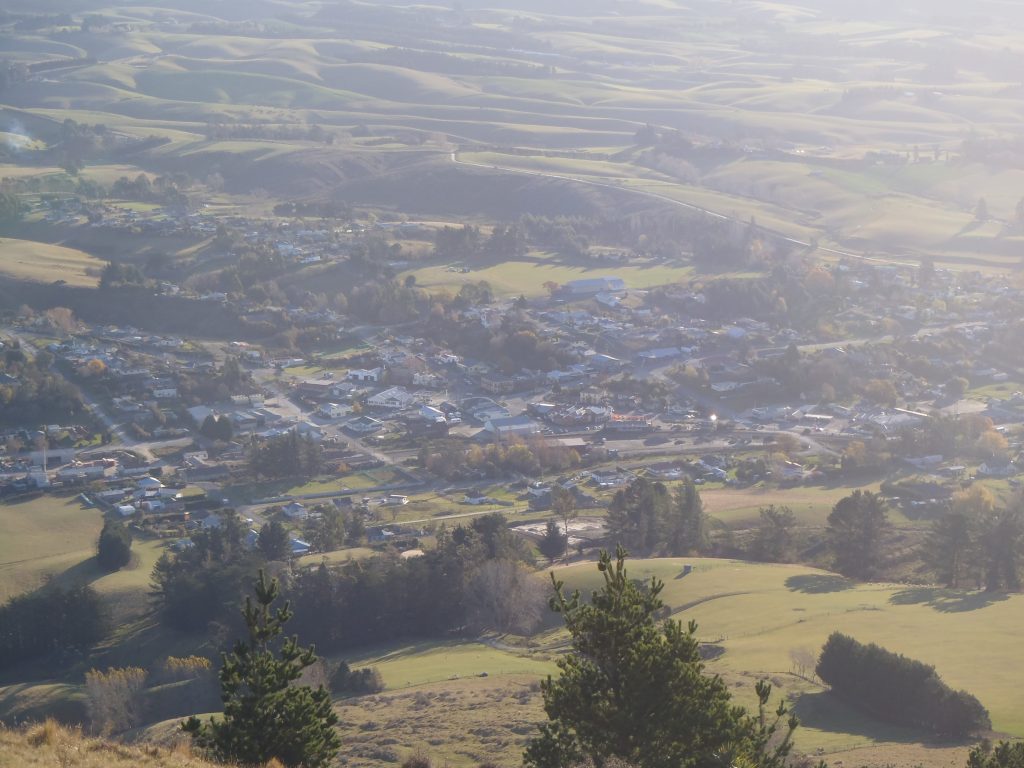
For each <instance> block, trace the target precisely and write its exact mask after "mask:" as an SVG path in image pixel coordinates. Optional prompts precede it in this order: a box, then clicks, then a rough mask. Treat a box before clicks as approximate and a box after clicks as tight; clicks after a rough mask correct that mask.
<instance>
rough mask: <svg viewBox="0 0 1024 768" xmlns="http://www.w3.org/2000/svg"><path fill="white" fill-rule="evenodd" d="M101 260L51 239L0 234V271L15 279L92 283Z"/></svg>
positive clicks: (99, 268)
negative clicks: (22, 238)
mask: <svg viewBox="0 0 1024 768" xmlns="http://www.w3.org/2000/svg"><path fill="white" fill-rule="evenodd" d="M102 268H103V262H102V261H101V260H100V259H98V258H96V257H95V256H90V255H89V254H87V253H84V252H82V251H79V250H76V249H74V248H65V247H64V246H61V245H54V244H52V243H38V242H33V241H30V240H12V239H10V238H0V274H3V275H6V276H8V277H13V278H16V279H19V280H32V281H34V282H40V283H52V282H54V281H55V280H63V281H64V282H66V283H68V284H69V285H77V286H85V287H95V286H96V285H97V283H98V282H99V273H100V270H101V269H102Z"/></svg>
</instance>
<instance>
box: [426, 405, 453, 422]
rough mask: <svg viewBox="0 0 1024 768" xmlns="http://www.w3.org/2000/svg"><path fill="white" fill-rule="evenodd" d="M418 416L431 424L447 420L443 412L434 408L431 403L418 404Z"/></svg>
mask: <svg viewBox="0 0 1024 768" xmlns="http://www.w3.org/2000/svg"><path fill="white" fill-rule="evenodd" d="M420 418H421V419H423V420H424V421H429V422H431V423H432V424H443V423H444V422H445V421H447V419H446V418H445V415H444V412H443V411H441V410H440V409H438V408H434V407H433V406H432V405H421V406H420Z"/></svg>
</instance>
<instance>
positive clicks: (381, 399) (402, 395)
mask: <svg viewBox="0 0 1024 768" xmlns="http://www.w3.org/2000/svg"><path fill="white" fill-rule="evenodd" d="M415 402H416V397H415V395H413V394H412V393H411V392H409V391H408V390H406V389H405V388H403V387H391V388H389V389H385V390H384V391H383V392H378V393H377V394H375V395H371V396H370V397H368V398H366V404H367V405H368V406H370V407H371V408H388V409H389V410H396V411H400V410H404V409H405V408H408V407H409V406H411V405H412V404H413V403H415Z"/></svg>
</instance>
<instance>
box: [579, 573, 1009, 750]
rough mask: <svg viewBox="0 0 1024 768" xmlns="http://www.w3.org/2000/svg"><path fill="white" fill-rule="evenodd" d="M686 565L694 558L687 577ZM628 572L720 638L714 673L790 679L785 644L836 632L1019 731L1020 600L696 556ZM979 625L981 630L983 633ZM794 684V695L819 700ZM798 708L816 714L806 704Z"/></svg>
mask: <svg viewBox="0 0 1024 768" xmlns="http://www.w3.org/2000/svg"><path fill="white" fill-rule="evenodd" d="M684 564H689V565H693V566H694V571H693V572H692V573H691V574H690V575H688V576H686V577H685V578H684V577H682V575H681V574H682V566H683V565H684ZM630 572H631V574H632V576H633V577H634V578H648V577H650V576H656V577H658V578H659V579H662V580H663V581H664V583H665V589H664V592H663V597H664V599H665V602H666V603H667V604H668V605H670V606H671V607H672V608H674V609H675V613H674V615H675V617H676V618H681V619H684V620H689V619H694V620H696V621H697V622H698V624H699V626H700V629H699V635H700V637H701V639H702V640H705V641H715V642H720V643H721V645H722V647H723V648H724V649H725V653H724V654H723V655H722V656H721V657H720V658H719V659H717V660H715V661H714V662H712V663H711V664H710V665H709V669H710V670H711V671H715V672H723V673H729V674H731V675H738V676H741V677H743V676H746V677H751V676H753V677H756V676H757V675H769V676H773V677H775V676H781V677H782V678H785V677H786V676H787V675H788V674H789V673H790V672H791V670H792V661H791V659H790V652H791V651H792V650H796V649H802V648H808V649H811V650H813V651H817V650H818V649H820V647H821V645H822V644H823V643H824V641H825V639H826V638H827V637H828V635H829V634H830V633H831V632H833V631H836V630H838V631H841V632H844V633H847V634H850V635H853V636H854V637H856V638H857V639H859V640H861V641H863V642H875V643H878V644H879V645H882V646H883V647H885V648H888V649H890V650H893V651H896V652H899V653H903V654H906V655H907V656H910V657H913V658H916V659H920V660H921V661H924V662H926V663H929V664H933V665H935V667H936V669H937V670H938V672H939V674H940V675H941V676H942V677H943V679H944V680H945V681H946V682H947V683H949V684H950V685H951V686H953V687H954V688H958V689H960V688H962V689H965V690H968V691H970V692H971V693H973V694H974V695H975V696H977V697H978V698H979V699H980V700H981V702H982V704H984V705H985V706H986V707H987V708H988V709H989V712H990V713H991V715H992V721H993V727H994V728H995V730H996V731H999V732H1004V733H1009V734H1013V735H1015V736H1024V692H1022V688H1021V680H1019V679H1017V677H1016V675H1015V674H1012V673H1010V674H1008V671H1009V670H1011V669H1013V668H1014V667H1015V665H1014V663H1013V662H1012V658H1014V654H1016V653H1017V651H1016V647H1017V640H1016V638H1017V637H1018V636H1019V633H1020V632H1021V631H1024V626H1022V623H1024V611H1022V608H1024V597H1021V596H1019V595H1011V596H1006V595H988V594H986V593H983V592H966V591H952V590H943V589H940V588H935V587H914V586H907V585H886V584H865V585H858V584H854V583H852V582H849V581H847V580H846V579H843V578H842V577H840V576H837V575H835V574H830V573H827V572H824V571H818V570H814V569H810V568H806V567H804V566H794V565H760V564H757V565H755V564H749V563H744V562H740V561H731V560H714V559H700V558H697V559H664V560H647V561H642V560H637V561H634V562H632V563H631V564H630ZM559 577H560V578H562V579H564V580H565V581H566V583H567V585H569V586H570V587H579V588H581V589H590V588H593V587H595V586H597V584H598V583H599V582H598V579H599V578H600V574H598V573H597V570H596V568H594V566H593V564H592V563H584V564H578V565H573V566H570V567H568V568H565V569H561V570H560V571H559ZM979 622H982V623H984V625H985V627H986V631H985V632H984V633H981V632H978V626H979ZM968 649H969V650H968ZM786 687H789V686H788V685H787V686H786ZM797 688H798V689H799V690H800V691H801V696H803V695H808V696H818V697H820V693H813V692H810V691H809V689H806V688H802V686H797ZM812 700H813V701H817V698H815V699H812ZM797 703H798V705H800V700H799V699H798V701H797ZM800 707H801V708H803V709H806V710H808V711H813V708H811V707H808V706H807V703H806V702H805V703H804V705H800ZM863 727H864V724H863V723H849V724H847V723H844V722H843V721H842V720H837V721H834V722H830V721H829V720H828V719H827V718H816V717H811V718H810V719H809V721H808V722H807V723H806V728H805V729H804V731H803V733H802V734H801V737H800V744H801V746H802V747H803V748H804V749H807V748H809V747H815V748H816V747H818V746H824V747H826V748H828V746H829V745H832V746H835V745H837V744H842V743H844V742H847V741H848V742H854V741H856V740H857V739H858V737H860V738H864V736H865V734H858V733H857V730H856V729H857V728H863ZM882 730H883V731H884V730H885V729H882ZM905 737H906V734H904V738H905Z"/></svg>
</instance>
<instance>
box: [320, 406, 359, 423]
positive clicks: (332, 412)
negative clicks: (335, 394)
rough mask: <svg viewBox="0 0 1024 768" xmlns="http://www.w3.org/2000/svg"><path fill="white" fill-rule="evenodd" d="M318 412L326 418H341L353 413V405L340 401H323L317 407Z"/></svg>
mask: <svg viewBox="0 0 1024 768" xmlns="http://www.w3.org/2000/svg"><path fill="white" fill-rule="evenodd" d="M317 413H319V414H320V415H321V416H323V417H324V418H325V419H340V418H341V417H343V416H348V415H349V414H350V413H352V406H351V405H339V404H338V403H323V404H322V405H321V406H320V407H319V408H318V409H317Z"/></svg>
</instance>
